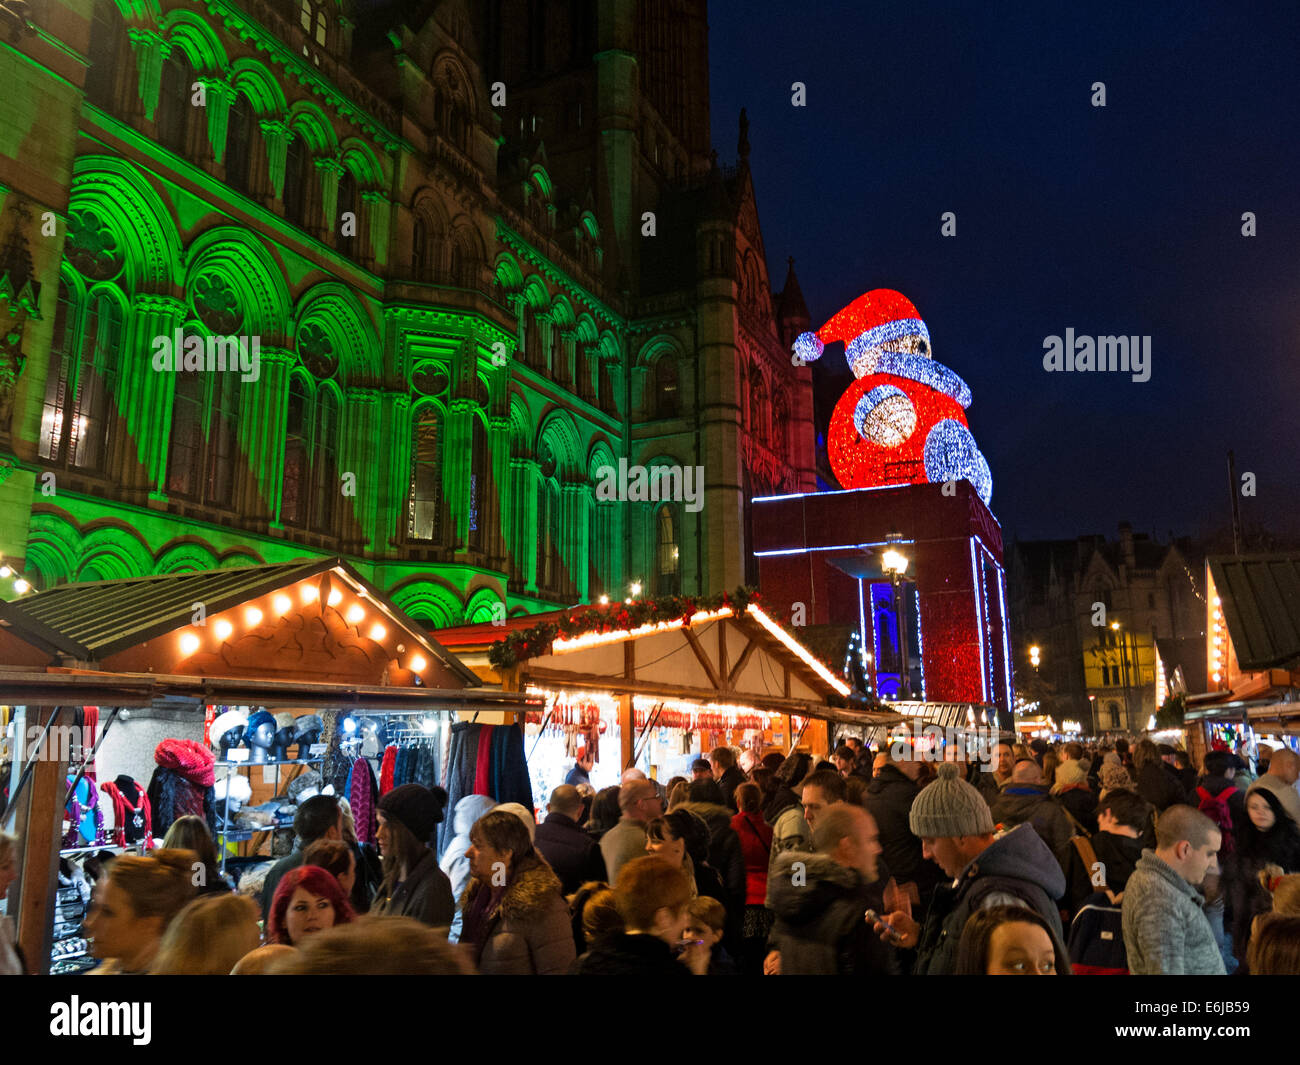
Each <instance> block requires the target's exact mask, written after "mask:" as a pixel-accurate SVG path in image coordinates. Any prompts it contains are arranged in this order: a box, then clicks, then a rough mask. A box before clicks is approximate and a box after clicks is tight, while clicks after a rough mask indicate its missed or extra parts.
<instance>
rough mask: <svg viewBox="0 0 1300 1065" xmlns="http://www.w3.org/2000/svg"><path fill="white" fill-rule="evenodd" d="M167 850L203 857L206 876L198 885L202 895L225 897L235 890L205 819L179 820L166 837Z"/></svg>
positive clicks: (164, 843)
mask: <svg viewBox="0 0 1300 1065" xmlns="http://www.w3.org/2000/svg"><path fill="white" fill-rule="evenodd" d="M163 847H164V848H165V849H167V850H182V851H193V852H194V853H195V854H197V855H198V856H199V863H200V864H201V865H202V866H203V876H202V878H201V879H200V882H199V883H198V885H197V888H198V892H199V894H200V895H204V894H225V893H226V892H229V891H231V890H232V888H231V886H230V883H229V882H228V881H227V880H226V878H225V877H224V876H223V875H222V873H221V859H220V858H218V857H217V845H216V844H215V843H213V842H212V833H211V832H209V831H208V823H207V822H206V821H204V820H203V818H201V817H199V816H197V815H196V814H186V815H185V816H184V817H178V818H176V820H175V821H173V822H172V825H171V828H169V829H168V830H167V835H166V836H164V837H163Z"/></svg>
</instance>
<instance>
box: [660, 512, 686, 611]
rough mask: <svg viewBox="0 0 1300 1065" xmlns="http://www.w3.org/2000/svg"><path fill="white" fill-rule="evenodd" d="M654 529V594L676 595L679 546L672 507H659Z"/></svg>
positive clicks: (679, 583)
mask: <svg viewBox="0 0 1300 1065" xmlns="http://www.w3.org/2000/svg"><path fill="white" fill-rule="evenodd" d="M655 530H656V534H655V582H654V584H655V594H656V595H677V594H678V592H679V591H680V589H681V548H680V545H679V544H678V538H677V519H676V515H675V514H674V513H673V508H672V507H670V506H663V507H660V508H659V512H658V513H657V514H656V516H655Z"/></svg>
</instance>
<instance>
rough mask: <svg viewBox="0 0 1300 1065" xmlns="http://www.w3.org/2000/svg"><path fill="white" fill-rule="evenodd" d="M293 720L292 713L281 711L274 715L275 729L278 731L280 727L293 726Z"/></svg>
mask: <svg viewBox="0 0 1300 1065" xmlns="http://www.w3.org/2000/svg"><path fill="white" fill-rule="evenodd" d="M295 720H296V719H295V718H294V716H293V714H291V713H289V711H287V710H284V711H281V712H280V713H278V714H276V715H275V731H276V732H279V731H280V730H281V729H282V728H293V727H294V721H295Z"/></svg>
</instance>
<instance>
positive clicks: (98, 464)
mask: <svg viewBox="0 0 1300 1065" xmlns="http://www.w3.org/2000/svg"><path fill="white" fill-rule="evenodd" d="M64 298H65V297H64V290H63V288H62V287H61V290H60V308H59V310H60V312H62V313H63V315H64V322H63V327H62V328H63V336H62V338H57V337H56V342H57V346H58V347H59V348H60V349H62V352H63V353H64V354H63V355H61V357H60V358H59V367H58V369H57V371H56V370H55V368H54V367H53V366H52V367H51V373H50V375H49V377H48V378H47V383H46V401H45V405H46V411H47V414H48V415H49V416H50V417H51V420H50V423H49V425H50V432H49V437H48V448H47V451H48V457H49V458H50V460H51V461H52V462H56V463H65V462H66V463H68V464H69V465H72V466H75V467H77V468H79V469H83V470H102V469H103V468H104V463H105V460H106V458H107V453H108V434H109V429H110V422H111V419H112V416H113V410H114V404H113V398H114V396H115V393H116V388H117V376H118V360H119V359H120V357H121V346H122V308H121V306H120V305H119V304H118V302H117V300H115V299H114V298H113V297H112V296H110V295H109V294H108V292H107V291H105V290H104V289H100V290H99V291H98V292H97V293H95V294H94V295H92V296H91V297H90V300H89V302H88V304H87V306H86V310H85V314H84V317H83V320H82V321H81V322H80V323H79V328H78V331H77V334H76V335H75V336H71V335H70V333H71V330H70V329H69V325H70V322H69V320H68V314H69V312H70V311H71V310H72V307H71V305H70V304H69V305H68V306H67V307H64V306H63V303H64ZM56 332H57V323H56ZM74 352H75V354H76V364H75V366H69V362H71V357H72V356H73V354H74ZM51 387H52V388H53V391H54V393H55V394H53V395H52V394H51ZM60 392H61V393H62V395H61V396H60V395H58V393H60ZM55 411H57V412H58V417H57V421H56V420H55V418H54V412H55ZM65 412H66V416H65ZM44 428H45V427H44V426H42V429H43V430H44ZM43 435H44V434H43Z"/></svg>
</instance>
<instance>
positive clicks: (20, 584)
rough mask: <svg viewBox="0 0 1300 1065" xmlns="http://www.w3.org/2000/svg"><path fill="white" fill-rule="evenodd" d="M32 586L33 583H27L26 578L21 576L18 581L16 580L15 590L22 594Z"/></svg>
mask: <svg viewBox="0 0 1300 1065" xmlns="http://www.w3.org/2000/svg"><path fill="white" fill-rule="evenodd" d="M30 587H31V585H30V584H28V583H27V582H26V581H25V580H23V579H22V578H21V577H19V578H18V579H17V580H16V581H14V591H15V592H17V593H18V594H19V595H22V594H23V593H24V592H25V591H27V590H28V589H29V588H30Z"/></svg>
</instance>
